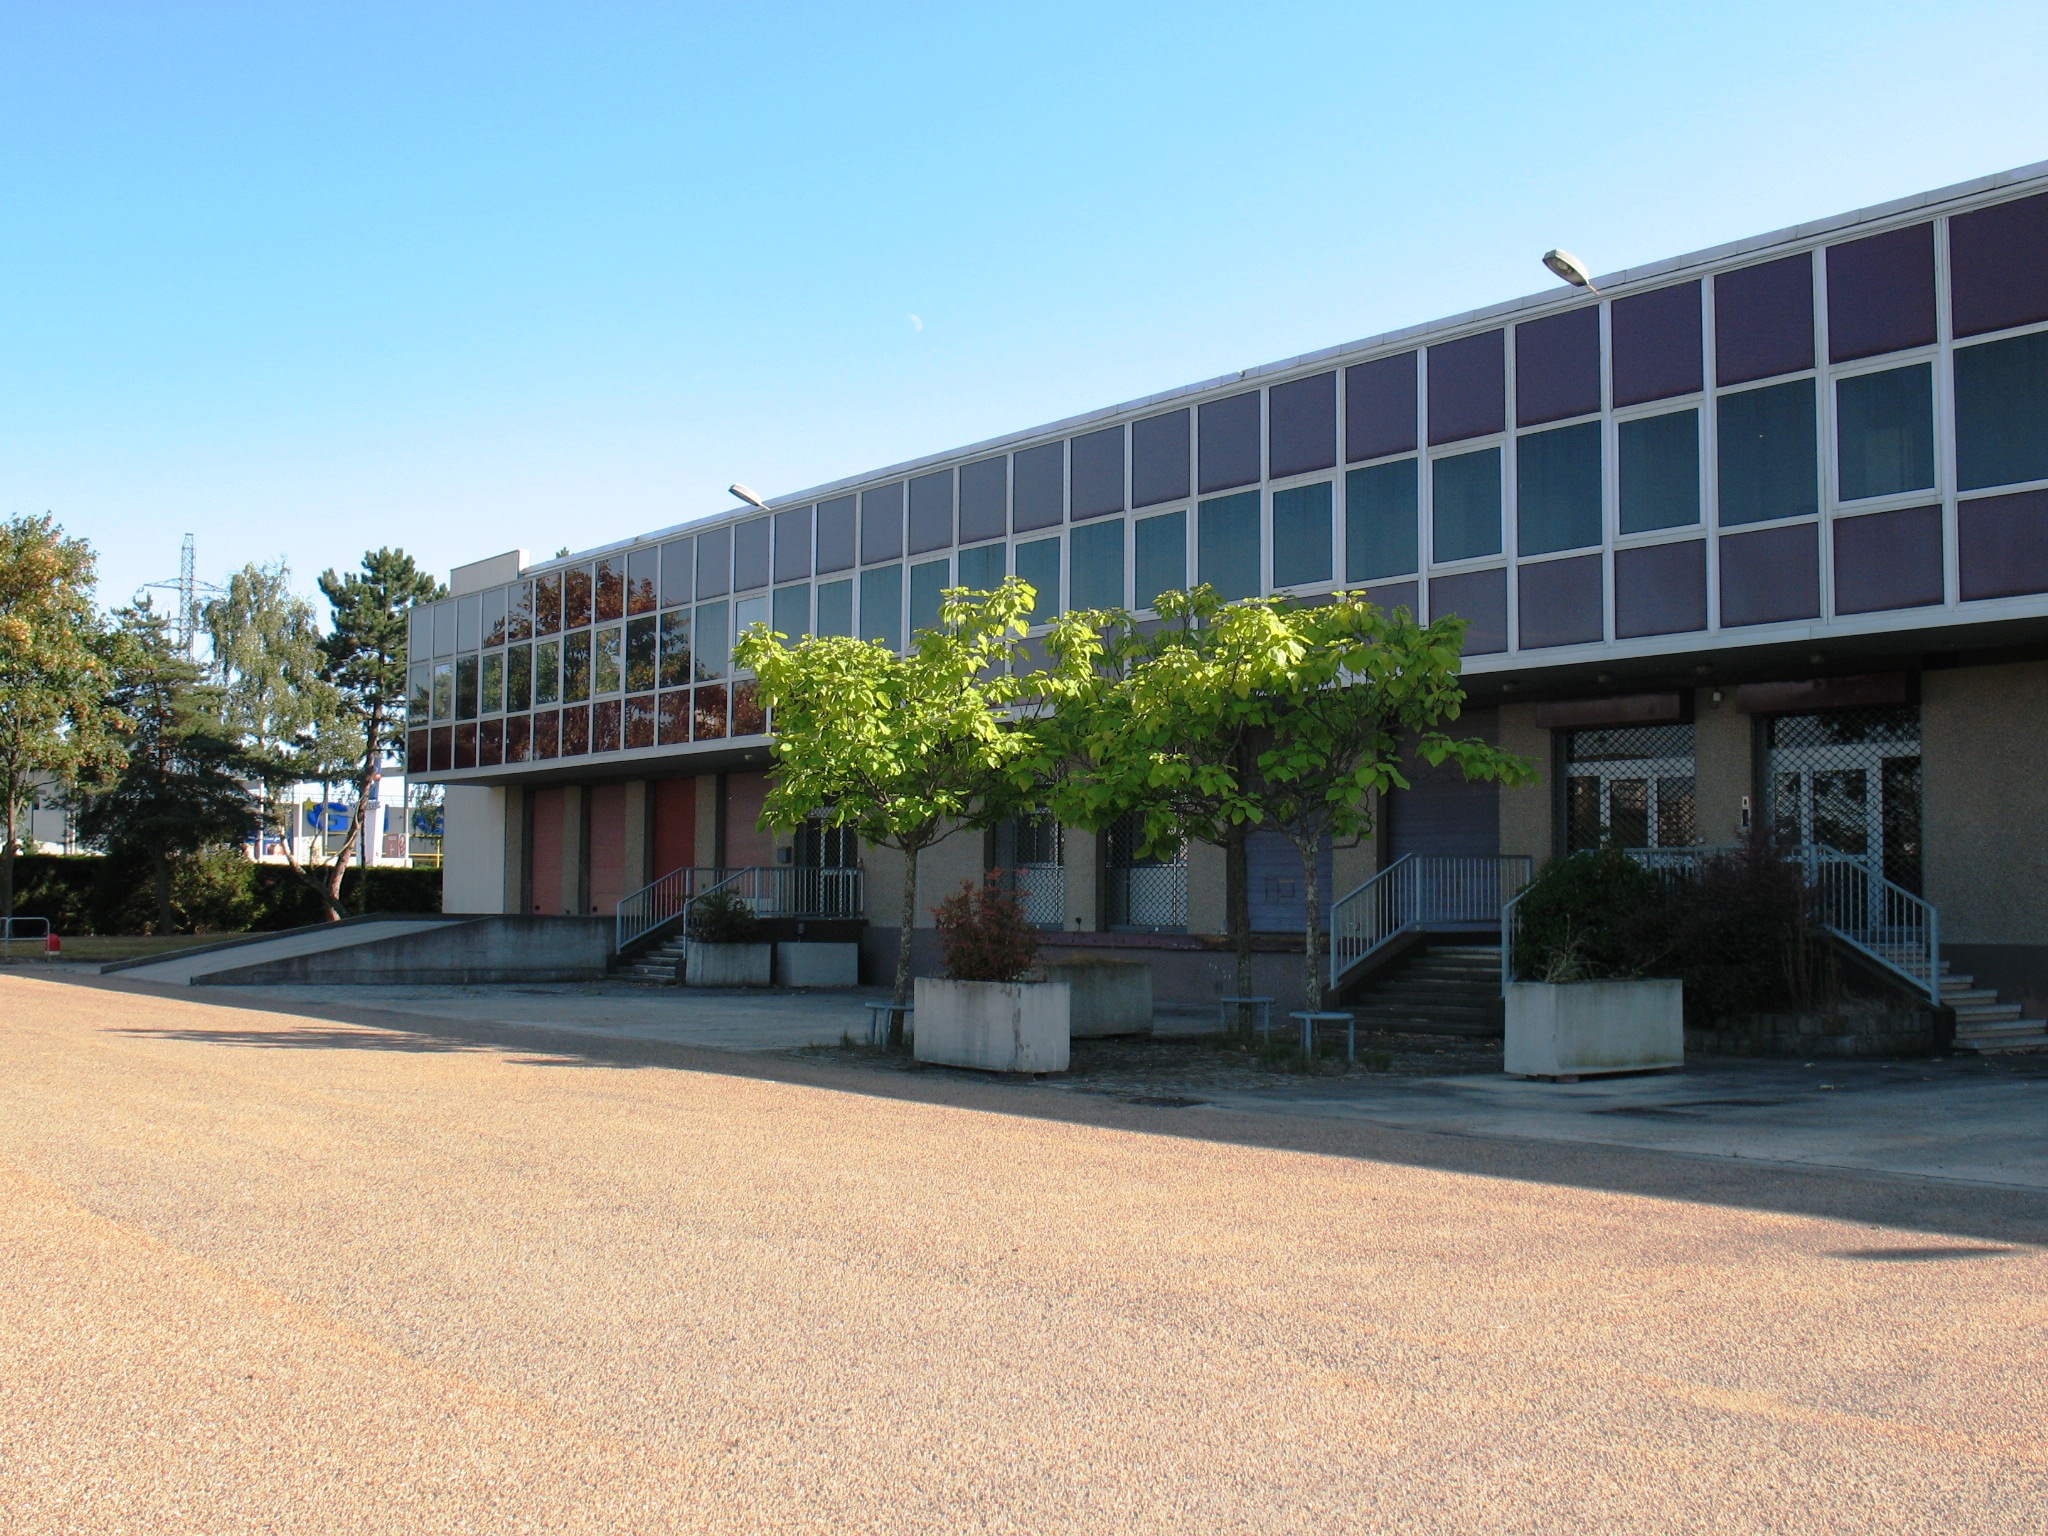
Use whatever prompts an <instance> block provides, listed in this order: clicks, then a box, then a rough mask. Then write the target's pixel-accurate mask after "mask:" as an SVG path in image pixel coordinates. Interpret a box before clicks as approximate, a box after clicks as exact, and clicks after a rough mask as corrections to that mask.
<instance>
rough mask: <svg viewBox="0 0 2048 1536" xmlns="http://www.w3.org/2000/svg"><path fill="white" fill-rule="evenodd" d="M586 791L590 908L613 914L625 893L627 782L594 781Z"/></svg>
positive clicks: (636, 884) (601, 914)
mask: <svg viewBox="0 0 2048 1536" xmlns="http://www.w3.org/2000/svg"><path fill="white" fill-rule="evenodd" d="M589 794H590V910H591V911H592V912H594V913H596V914H597V915H598V916H599V917H612V916H614V915H616V914H617V912H618V910H619V898H620V897H621V896H623V895H625V894H626V786H625V785H623V784H595V785H592V786H591V788H590V791H589ZM633 883H634V885H635V886H638V884H639V882H638V881H637V880H636V881H635V882H633Z"/></svg>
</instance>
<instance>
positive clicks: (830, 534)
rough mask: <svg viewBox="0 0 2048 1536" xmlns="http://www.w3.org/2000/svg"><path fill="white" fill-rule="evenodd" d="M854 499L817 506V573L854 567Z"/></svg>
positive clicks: (845, 498)
mask: <svg viewBox="0 0 2048 1536" xmlns="http://www.w3.org/2000/svg"><path fill="white" fill-rule="evenodd" d="M853 525H854V517H853V498H852V497H851V496H838V497H835V498H833V499H832V500H831V501H821V502H819V503H818V570H819V572H820V573H821V574H822V573H824V572H827V571H843V570H845V569H847V567H849V566H851V565H852V564H853V557H854V536H853Z"/></svg>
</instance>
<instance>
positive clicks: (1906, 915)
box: [1500, 843, 1941, 1007]
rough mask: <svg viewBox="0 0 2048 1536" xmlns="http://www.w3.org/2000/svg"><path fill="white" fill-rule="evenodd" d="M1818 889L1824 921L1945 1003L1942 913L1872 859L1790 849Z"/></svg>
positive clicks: (1694, 868) (1687, 868) (1641, 859)
mask: <svg viewBox="0 0 2048 1536" xmlns="http://www.w3.org/2000/svg"><path fill="white" fill-rule="evenodd" d="M1626 851H1627V853H1628V856H1629V857H1630V858H1632V859H1634V860H1635V861H1636V862H1637V863H1639V864H1642V865H1643V866H1645V867H1646V868H1648V869H1651V870H1654V871H1657V872H1659V873H1671V874H1680V875H1697V874H1698V873H1699V871H1700V869H1701V867H1702V866H1703V865H1704V864H1705V863H1706V862H1707V861H1708V860H1709V859H1716V858H1730V857H1737V856H1739V855H1740V853H1741V850H1739V849H1734V848H1707V847H1695V848H1630V849H1628V850H1626ZM1786 857H1788V858H1789V859H1791V860H1792V861H1793V862H1794V863H1796V864H1798V865H1799V867H1800V871H1801V873H1802V874H1803V875H1804V876H1805V878H1806V884H1807V887H1808V888H1809V889H1810V890H1811V891H1812V892H1813V895H1814V900H1815V904H1816V906H1817V908H1818V913H1819V917H1820V924H1821V926H1822V927H1823V928H1825V929H1826V930H1827V931H1828V932H1829V933H1831V934H1833V935H1834V936H1835V937H1836V938H1837V939H1839V940H1840V941H1841V942H1842V943H1844V944H1846V945H1848V946H1849V947H1850V948H1851V949H1853V950H1855V951H1857V953H1859V954H1861V955H1863V956H1864V957H1866V958H1867V959H1869V960H1870V961H1872V962H1873V963H1875V964H1877V965H1879V966H1882V967H1883V968H1884V969H1886V970H1888V971H1890V972H1891V973H1892V974H1893V975H1895V976H1897V977H1899V978H1900V979H1901V980H1902V981H1905V982H1906V983H1908V984H1909V985H1910V986H1912V987H1913V988H1914V989H1915V990H1917V991H1920V992H1924V993H1926V994H1927V998H1928V1001H1930V1002H1931V1003H1933V1004H1934V1005H1935V1006H1936V1007H1940V1006H1941V913H1940V912H1939V911H1938V910H1936V908H1935V906H1934V904H1933V903H1932V902H1930V901H1928V900H1926V899H1925V898H1924V897H1921V896H1916V895H1914V894H1913V892H1911V891H1909V890H1907V889H1906V888H1905V887H1904V886H1903V885H1900V884H1899V883H1898V882H1897V881H1895V880H1888V879H1886V878H1885V875H1884V872H1883V871H1882V870H1880V869H1879V868H1878V867H1877V866H1876V865H1875V864H1874V863H1872V862H1871V861H1870V860H1868V859H1866V858H1863V857H1860V856H1859V855H1856V854H1853V853H1844V852H1842V851H1841V849H1839V848H1830V847H1828V846H1827V844H1825V843H1807V844H1803V845H1801V846H1800V847H1798V848H1794V849H1791V850H1789V851H1788V852H1787V854H1786ZM1520 901H1521V897H1520V896H1517V897H1516V898H1515V899H1514V900H1513V901H1510V902H1509V903H1508V904H1507V906H1506V907H1505V908H1503V909H1502V912H1501V945H1500V980H1501V991H1502V992H1503V993H1505V992H1506V991H1507V986H1508V983H1509V982H1512V981H1516V980H1518V979H1520V978H1519V976H1518V974H1517V972H1516V970H1515V963H1514V951H1515V940H1516V938H1517V936H1518V935H1519V934H1520V932H1521V926H1522V915H1521V911H1520V909H1519V904H1520Z"/></svg>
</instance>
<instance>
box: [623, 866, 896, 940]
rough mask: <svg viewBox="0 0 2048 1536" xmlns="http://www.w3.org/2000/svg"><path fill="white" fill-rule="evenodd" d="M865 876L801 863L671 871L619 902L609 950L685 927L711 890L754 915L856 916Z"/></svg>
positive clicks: (861, 907)
mask: <svg viewBox="0 0 2048 1536" xmlns="http://www.w3.org/2000/svg"><path fill="white" fill-rule="evenodd" d="M866 877H867V872H866V871H865V870H862V869H857V868H855V869H819V868H815V867H813V866H810V865H804V864H752V865H743V866H741V867H739V868H737V869H721V868H694V869H693V868H687V867H686V868H683V869H672V870H670V871H669V872H668V873H667V874H665V875H663V876H662V877H661V878H660V879H659V880H655V881H653V882H651V883H650V884H648V885H645V886H643V887H641V888H640V889H639V890H637V891H635V892H633V893H632V894H631V895H630V896H626V897H624V898H622V899H621V900H620V902H619V906H618V912H617V916H616V917H615V919H614V924H615V926H614V930H613V947H614V948H615V949H617V950H623V949H625V948H626V946H627V945H629V944H632V943H634V942H635V941H637V940H639V939H642V938H645V937H646V936H647V935H648V934H650V933H653V932H655V931H656V930H657V929H660V928H662V927H665V926H668V925H670V924H676V923H686V922H687V921H688V919H689V911H690V906H691V904H692V903H694V902H696V901H698V900H700V899H702V898H703V897H705V896H709V895H711V894H712V893H713V892H714V891H716V892H721V893H727V894H730V895H734V896H737V897H738V898H739V899H740V900H742V901H744V902H745V903H746V904H747V905H748V906H750V907H752V908H753V909H754V914H755V915H756V916H757V917H802V918H840V917H859V916H861V915H862V914H863V913H864V912H865V911H866V909H867V885H866Z"/></svg>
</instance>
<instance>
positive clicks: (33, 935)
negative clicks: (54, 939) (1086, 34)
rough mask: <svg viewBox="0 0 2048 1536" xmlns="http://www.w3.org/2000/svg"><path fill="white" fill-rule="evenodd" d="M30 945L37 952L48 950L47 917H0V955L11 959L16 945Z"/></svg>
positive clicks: (48, 931)
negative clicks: (34, 947)
mask: <svg viewBox="0 0 2048 1536" xmlns="http://www.w3.org/2000/svg"><path fill="white" fill-rule="evenodd" d="M24 930H25V931H24ZM30 943H32V944H34V945H35V946H36V948H37V949H38V950H44V951H47V949H48V948H49V943H50V920H49V919H48V918H47V917H0V954H4V955H8V956H10V957H11V956H12V955H13V953H14V946H15V945H16V944H30Z"/></svg>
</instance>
